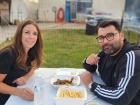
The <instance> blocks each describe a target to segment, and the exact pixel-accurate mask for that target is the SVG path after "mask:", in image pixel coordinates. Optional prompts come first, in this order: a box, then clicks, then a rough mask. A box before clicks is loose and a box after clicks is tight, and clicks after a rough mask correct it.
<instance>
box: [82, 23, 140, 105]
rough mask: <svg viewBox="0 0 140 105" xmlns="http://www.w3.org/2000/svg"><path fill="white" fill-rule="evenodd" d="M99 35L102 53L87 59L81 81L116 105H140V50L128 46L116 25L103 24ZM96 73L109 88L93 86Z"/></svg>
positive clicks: (98, 85) (100, 96) (100, 26)
mask: <svg viewBox="0 0 140 105" xmlns="http://www.w3.org/2000/svg"><path fill="white" fill-rule="evenodd" d="M97 33H98V37H97V38H96V39H97V41H98V43H99V45H100V47H101V49H102V51H101V52H100V53H99V54H98V55H96V54H91V55H89V56H88V57H87V58H86V60H85V62H84V63H83V66H84V68H85V69H86V70H87V71H86V72H84V73H83V74H81V79H82V81H83V82H84V83H85V85H87V86H88V88H89V89H90V90H91V91H92V92H93V93H94V94H96V95H97V96H98V97H99V98H101V99H103V100H105V101H107V102H109V103H111V104H113V105H140V63H139V62H140V50H139V49H140V48H139V47H138V46H136V45H134V44H130V43H129V42H127V40H126V39H125V38H124V34H123V33H122V32H121V29H120V26H119V24H118V23H117V22H116V21H104V22H101V23H100V24H99V25H98V26H97ZM96 69H98V71H99V74H100V76H101V79H102V80H103V81H104V82H105V84H106V85H102V84H99V83H96V82H94V80H93V78H92V76H93V75H92V73H94V72H95V70H96Z"/></svg>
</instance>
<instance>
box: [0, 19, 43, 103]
mask: <svg viewBox="0 0 140 105" xmlns="http://www.w3.org/2000/svg"><path fill="white" fill-rule="evenodd" d="M41 56H42V38H41V33H40V30H39V28H38V26H37V24H36V23H34V22H33V21H30V20H28V21H25V22H23V23H22V24H20V25H19V27H18V28H17V31H16V34H15V40H14V42H13V43H12V44H11V45H9V46H7V47H5V48H4V49H2V50H1V51H0V105H4V104H5V102H6V101H7V99H8V98H9V96H10V95H16V96H19V97H21V98H23V99H26V100H33V97H34V93H33V91H32V90H31V89H29V88H16V86H17V85H23V84H25V83H26V81H27V80H28V79H29V77H30V76H31V75H32V74H33V72H34V70H35V69H36V68H38V67H39V66H40V64H41Z"/></svg>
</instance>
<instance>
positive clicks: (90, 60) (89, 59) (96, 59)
mask: <svg viewBox="0 0 140 105" xmlns="http://www.w3.org/2000/svg"><path fill="white" fill-rule="evenodd" d="M99 59H100V57H98V56H97V55H96V54H91V55H89V56H88V57H87V59H86V63H87V64H90V65H97V63H98V62H99Z"/></svg>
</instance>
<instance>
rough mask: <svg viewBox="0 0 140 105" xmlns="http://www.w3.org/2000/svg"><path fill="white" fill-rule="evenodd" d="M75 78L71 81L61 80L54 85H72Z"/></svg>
mask: <svg viewBox="0 0 140 105" xmlns="http://www.w3.org/2000/svg"><path fill="white" fill-rule="evenodd" d="M73 79H74V78H73V77H72V78H71V80H60V79H57V81H56V82H54V83H53V84H54V85H72V81H73Z"/></svg>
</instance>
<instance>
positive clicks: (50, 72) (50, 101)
mask: <svg viewBox="0 0 140 105" xmlns="http://www.w3.org/2000/svg"><path fill="white" fill-rule="evenodd" d="M58 69H61V68H39V70H37V71H36V72H35V74H34V75H33V76H32V77H31V78H30V79H29V81H28V82H27V84H26V85H24V86H22V87H30V88H32V89H33V80H34V78H35V75H36V74H37V73H40V74H41V75H42V77H43V78H44V80H45V92H44V93H46V94H45V96H44V99H45V104H44V105H55V100H54V98H55V96H56V92H57V88H55V87H53V86H52V85H51V84H50V79H51V77H52V76H54V75H55V73H56V71H57V70H58ZM65 69H67V70H68V69H70V70H71V69H73V68H65ZM73 70H75V71H78V72H81V71H84V69H73ZM94 77H95V76H94ZM95 79H96V80H98V81H100V80H99V78H97V77H95ZM95 79H94V80H95ZM81 85H83V84H81ZM19 88H20V87H19ZM87 92H88V98H90V99H91V100H93V101H95V102H97V103H99V104H100V105H110V104H109V103H107V102H105V101H103V100H101V99H99V98H97V97H96V96H94V95H93V93H91V92H90V91H87ZM5 105H34V103H33V101H26V100H23V99H21V98H20V97H17V96H13V95H12V96H10V98H9V99H8V101H7V102H6V104H5Z"/></svg>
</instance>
